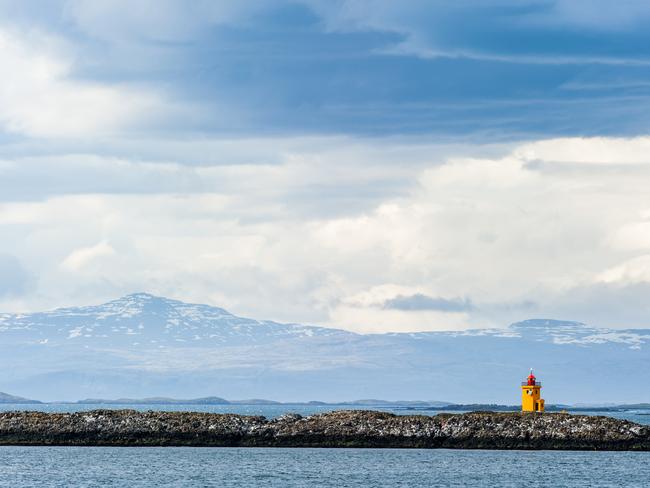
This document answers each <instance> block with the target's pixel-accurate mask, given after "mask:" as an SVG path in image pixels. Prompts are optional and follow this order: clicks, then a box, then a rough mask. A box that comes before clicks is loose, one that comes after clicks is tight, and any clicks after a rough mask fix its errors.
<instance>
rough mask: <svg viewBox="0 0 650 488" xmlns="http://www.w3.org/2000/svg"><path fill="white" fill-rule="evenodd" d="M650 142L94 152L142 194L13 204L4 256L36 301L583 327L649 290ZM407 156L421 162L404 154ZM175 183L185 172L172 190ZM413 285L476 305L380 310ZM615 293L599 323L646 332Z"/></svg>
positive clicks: (411, 325)
mask: <svg viewBox="0 0 650 488" xmlns="http://www.w3.org/2000/svg"><path fill="white" fill-rule="evenodd" d="M590 142H593V143H594V145H595V147H596V148H597V149H596V150H593V149H590ZM646 143H647V140H646V139H645V138H639V139H630V140H618V139H612V140H609V139H602V138H598V139H576V140H567V139H562V140H556V141H539V142H531V143H525V144H520V145H518V146H517V147H514V148H512V149H510V150H505V149H502V154H501V156H496V157H495V156H493V155H492V154H493V152H494V150H493V149H492V148H489V149H486V150H485V151H486V153H488V154H490V156H489V157H486V158H479V157H476V154H477V153H480V152H481V148H480V147H470V148H467V149H466V150H459V149H457V148H456V149H455V153H456V156H454V157H450V158H447V160H446V162H444V161H441V160H440V159H439V158H438V156H432V158H431V160H430V161H429V162H428V163H427V162H426V157H425V155H426V154H427V153H429V152H430V153H431V154H432V155H434V154H439V153H436V152H435V147H427V146H423V145H421V146H420V147H419V149H418V151H415V152H414V150H413V148H411V149H404V148H402V149H398V148H397V146H391V144H392V143H391V142H390V141H388V142H386V141H385V142H383V143H382V144H383V147H382V145H381V144H379V145H378V147H379V149H377V148H375V150H370V149H368V150H364V149H362V146H363V144H362V143H361V142H359V141H353V140H347V141H346V140H338V141H337V143H336V147H337V149H336V151H332V150H331V149H329V148H328V144H318V143H314V144H312V145H311V146H312V147H311V149H310V150H307V149H305V148H304V147H302V148H301V149H300V148H299V146H300V144H299V145H298V146H296V145H289V146H283V145H279V146H278V145H275V146H271V147H273V148H274V150H275V151H277V152H276V153H274V154H272V155H271V157H272V158H273V159H275V160H276V161H277V162H276V163H274V164H268V163H265V164H262V165H259V166H256V165H253V164H244V165H222V166H210V167H201V168H196V167H188V166H183V165H174V164H163V165H160V166H158V165H156V164H153V163H136V162H129V161H123V160H119V161H115V160H110V159H102V158H99V159H93V160H92V164H91V167H92V168H94V171H95V170H96V171H99V169H101V168H105V169H102V170H101V171H108V169H106V168H110V167H112V165H117V166H116V167H117V168H119V169H120V171H122V170H124V169H128V173H129V175H130V178H131V182H132V183H133V185H132V186H129V187H128V188H130V190H129V192H125V191H124V190H125V189H126V188H127V187H124V188H122V187H120V186H119V185H118V184H117V183H115V185H116V186H110V185H109V187H107V188H106V189H105V192H104V193H101V194H100V193H94V194H79V193H77V194H75V193H74V192H69V191H68V190H66V191H68V193H64V194H62V195H60V196H52V197H49V198H47V199H45V200H41V201H5V203H2V204H0V231H1V232H2V233H3V235H12V236H13V239H11V240H4V241H3V242H2V243H0V252H2V253H5V254H8V255H12V256H16V257H17V259H20V261H21V262H22V263H24V264H25V266H27V267H28V268H29V269H38V270H39V281H38V290H37V293H34V294H32V295H30V296H31V299H29V298H25V297H22V299H21V300H22V302H20V304H21V306H26V307H28V308H31V309H39V308H43V307H49V306H53V305H61V304H72V303H78V302H86V303H92V302H96V301H100V300H104V299H108V298H111V297H114V296H116V295H119V294H122V293H127V292H132V291H138V290H146V291H150V292H153V293H159V294H163V295H168V296H174V297H178V298H181V299H188V300H193V301H198V302H208V303H213V304H215V305H220V306H224V307H226V308H229V309H232V311H234V312H236V313H240V314H246V315H249V316H254V317H260V318H272V319H277V320H285V321H301V322H310V323H321V324H325V325H330V326H337V327H345V328H349V329H353V330H358V331H388V330H429V329H458V328H464V327H482V326H491V325H494V326H499V325H501V326H503V325H506V324H507V323H508V322H510V321H512V320H517V319H525V318H529V317H530V316H531V315H535V316H550V317H556V318H572V319H578V320H579V319H581V318H583V317H581V316H580V314H583V313H584V310H587V309H588V308H589V303H590V302H589V301H590V300H596V299H597V300H598V301H599V302H602V301H603V297H604V296H605V295H606V294H607V293H610V291H611V290H614V291H615V292H616V294H617V297H619V298H618V299H617V300H620V301H621V303H629V302H630V300H625V299H624V296H625V294H626V293H628V292H629V293H634V294H635V295H634V296H635V297H636V296H638V293H640V292H639V288H638V287H637V288H626V286H628V285H630V284H634V283H646V282H649V281H650V273H648V271H647V268H648V266H647V257H646V256H647V255H648V254H649V253H650V249H649V248H650V240H649V239H648V238H647V232H646V231H647V228H646V227H647V226H646V225H644V224H643V223H644V222H645V221H646V220H647V218H648V206H647V185H646V183H645V182H647V181H648V179H649V178H650V166H649V165H646V164H644V162H643V157H642V148H643V147H645V144H646ZM240 144H241V147H242V148H244V149H242V150H243V151H246V150H247V149H246V148H247V147H248V146H249V144H248V143H247V142H246V141H241V142H240ZM276 144H277V141H276ZM414 145H415V143H414ZM576 147H582V148H585V151H586V152H587V153H589V154H593V155H594V158H596V159H597V157H598V156H599V155H600V156H601V157H600V159H599V160H598V161H600V162H606V163H607V164H605V165H603V164H585V163H588V162H590V161H594V160H593V159H591V157H585V155H584V154H583V152H582V151H579V150H576ZM391 148H392V150H391ZM617 152H619V153H620V154H621V158H620V159H618V160H617V158H616V157H615V156H616V153H617ZM531 153H534V154H533V156H531ZM466 154H471V157H468V156H466ZM405 155H411V156H413V160H414V161H418V164H414V165H413V166H403V165H400V164H399V162H401V161H403V160H404V158H405V157H406V156H405ZM414 155H417V157H416V156H414ZM73 159H74V158H73ZM235 159H236V158H235ZM531 161H535V162H538V163H539V164H531ZM598 161H597V162H598ZM630 161H636V162H635V164H629V163H630ZM74 164H75V165H76V164H79V165H80V166H79V168H81V167H82V166H83V158H80V159H79V160H78V161H77V160H74ZM141 165H144V166H141ZM347 167H352V168H353V171H351V172H348V173H346V171H345V168H347ZM8 170H9V169H8V166H5V168H4V169H3V170H2V171H8ZM120 171H118V173H119V172H120ZM110 174H111V173H110V172H107V173H102V175H104V176H103V178H106V179H110V178H108V177H107V176H106V175H110ZM138 175H139V176H138ZM171 180H179V181H181V180H183V181H186V182H188V183H187V184H183V185H180V186H179V187H178V191H171V190H173V189H174V185H173V184H172V183H170V181H171ZM86 181H88V180H87V179H84V180H82V182H80V183H79V184H80V187H82V188H83V187H85V185H86V183H85V182H86ZM116 181H117V180H116ZM140 181H142V183H139V182H140ZM147 181H148V182H157V183H156V185H155V186H159V188H160V189H161V191H159V192H151V191H150V190H151V189H150V188H147V185H146V182H147ZM376 187H379V188H381V189H382V190H381V191H380V192H378V193H377V194H374V193H373V194H372V198H369V197H368V195H367V192H369V191H370V190H373V189H374V188H376ZM148 190H149V193H145V192H146V191H148ZM341 202H344V203H341ZM359 202H363V203H359ZM333 205H334V206H336V205H338V209H337V211H336V212H332V211H331V207H332V206H333ZM324 209H325V210H324ZM88 243H94V244H93V245H91V246H88ZM109 243H110V244H109ZM605 285H606V286H605ZM594 287H595V288H594ZM588 290H594V291H593V292H588ZM416 295H421V296H425V297H434V298H440V299H441V300H444V299H446V300H461V299H462V300H463V303H471V307H469V306H468V307H465V308H464V309H463V310H449V311H444V310H409V309H408V308H406V309H398V308H387V307H382V306H381V304H382V303H384V302H385V301H387V300H391V299H393V298H396V297H400V296H402V297H407V296H416ZM569 297H571V299H569ZM594 297H595V298H594ZM572 301H573V305H572ZM12 303H13V302H5V304H4V305H5V308H12V307H14V306H16V305H15V304H12ZM608 303H610V302H608ZM616 303H617V301H614V300H613V301H611V304H613V305H611V306H608V308H607V310H606V311H605V312H603V313H599V314H598V316H597V317H596V319H595V320H597V321H600V322H599V324H600V325H608V326H621V327H622V326H626V325H631V324H632V322H626V320H628V319H626V317H630V318H629V321H632V320H633V321H634V322H633V325H635V326H638V325H642V324H640V321H641V319H640V316H641V315H639V314H635V315H633V316H632V315H630V314H626V313H624V311H622V310H617V309H616ZM522 304H525V306H523V305H522ZM599 310H600V309H599ZM557 314H561V316H558V315H557ZM619 319H620V320H622V321H619ZM647 319H648V321H649V322H650V317H647Z"/></svg>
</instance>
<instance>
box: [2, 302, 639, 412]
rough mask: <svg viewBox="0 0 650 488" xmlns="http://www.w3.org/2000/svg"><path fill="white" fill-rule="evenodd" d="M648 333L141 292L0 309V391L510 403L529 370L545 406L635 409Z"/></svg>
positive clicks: (575, 324) (68, 395)
mask: <svg viewBox="0 0 650 488" xmlns="http://www.w3.org/2000/svg"><path fill="white" fill-rule="evenodd" d="M649 342H650V330H646V329H637V330H613V329H598V328H594V327H590V326H587V325H585V324H581V323H579V322H568V321H555V320H547V319H531V320H525V321H522V322H518V323H515V324H513V325H511V326H510V327H507V328H503V329H476V330H467V331H457V332H418V333H389V334H368V335H361V334H356V333H353V332H348V331H344V330H337V329H330V328H324V327H314V326H307V325H301V324H282V323H277V322H273V321H267V320H255V319H248V318H242V317H237V316H235V315H233V314H231V313H229V312H227V311H226V310H224V309H222V308H218V307H212V306H208V305H198V304H188V303H184V302H181V301H178V300H171V299H167V298H163V297H156V296H153V295H150V294H147V293H136V294H132V295H127V296H125V297H122V298H120V299H117V300H113V301H111V302H108V303H105V304H102V305H97V306H86V307H70V308H64V309H58V310H53V311H50V312H40V313H32V314H0V365H1V366H2V368H3V371H4V372H5V374H4V376H3V377H2V378H0V388H2V389H4V390H6V391H14V392H17V393H21V394H23V395H25V396H30V397H38V398H49V399H65V398H79V397H84V396H85V397H88V398H120V397H127V396H128V397H129V398H135V399H137V398H146V397H160V396H163V397H168V398H171V397H174V398H197V399H200V397H202V396H203V395H204V394H205V393H206V392H211V391H217V392H219V393H220V394H223V395H224V396H225V397H227V398H228V397H229V398H254V397H262V398H272V399H274V400H283V401H287V400H290V401H309V400H310V399H313V398H319V399H323V400H326V401H328V402H336V401H340V400H343V399H345V398H350V397H353V398H354V397H357V398H358V397H366V398H382V397H383V398H386V397H390V398H422V397H425V398H427V397H428V398H448V399H451V400H453V401H455V402H462V403H502V404H503V403H505V404H516V403H517V402H518V395H519V390H518V385H519V381H520V380H521V378H522V377H523V376H524V375H525V374H526V373H527V371H528V368H530V367H531V366H532V367H535V368H536V370H537V372H538V373H539V375H540V379H541V380H542V381H543V383H544V390H543V394H544V396H545V397H546V399H547V402H549V403H576V402H586V403H606V402H614V403H642V402H647V401H648V400H650V399H649V398H648V394H647V393H646V391H645V390H644V389H640V388H639V380H638V375H639V372H641V371H649V370H650V354H649V346H648V343H649Z"/></svg>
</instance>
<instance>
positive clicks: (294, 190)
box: [0, 0, 650, 331]
mask: <svg viewBox="0 0 650 488" xmlns="http://www.w3.org/2000/svg"><path fill="white" fill-rule="evenodd" d="M649 20H650V6H648V4H647V3H646V2H641V1H631V0H629V1H618V2H609V1H600V0H592V1H582V0H555V1H551V0H548V1H546V0H540V1H530V2H526V1H509V0H503V1H494V2H477V1H462V0H461V1H457V2H453V3H452V2H437V1H416V0H413V1H405V2H390V1H386V0H384V1H382V0H368V1H365V2H361V1H354V0H338V1H319V0H304V1H263V0H262V1H240V2H236V3H233V2H214V1H195V2H182V1H174V0H161V1H155V2H154V1H150V0H140V1H128V2H127V1H122V0H114V1H102V0H96V1H85V0H68V1H63V0H61V1H51V2H46V3H43V2H31V1H23V2H16V1H4V0H0V66H1V67H2V71H3V73H4V76H3V77H2V79H1V80H0V106H2V107H3V110H2V111H1V112H0V232H2V236H6V238H4V239H2V242H0V270H2V277H0V305H2V308H3V309H4V310H7V311H14V310H35V309H40V308H47V307H54V306H59V305H69V304H77V303H79V302H83V303H92V302H94V301H100V300H104V299H108V298H112V297H114V296H116V295H120V294H123V293H128V292H133V291H139V290H143V291H149V292H154V293H160V294H165V295H168V296H173V297H177V298H182V299H188V300H194V301H203V302H208V303H211V304H215V305H219V306H224V307H226V308H230V309H231V310H232V311H234V312H238V313H242V314H247V315H252V316H258V317H264V318H275V319H278V320H288V321H303V322H312V323H319V324H323V325H331V326H337V327H346V328H350V329H354V330H364V331H365V330H381V331H384V330H423V329H424V330H427V329H445V328H466V327H479V326H503V325H506V324H507V322H508V321H511V320H518V319H522V318H528V317H530V316H551V317H554V318H567V319H574V320H584V321H591V322H592V323H593V322H596V325H606V326H611V327H624V326H635V327H645V326H647V325H648V323H649V322H650V309H645V308H643V306H642V305H639V301H641V300H642V297H643V296H645V293H646V291H647V287H648V281H650V249H649V247H650V237H648V236H650V223H649V219H650V202H648V201H647V198H646V195H645V194H646V192H645V186H644V185H643V184H642V183H643V182H644V181H645V178H647V177H648V176H649V173H650V170H649V169H648V162H649V161H648V159H647V157H646V154H647V147H648V145H649V142H648V138H647V135H648V131H649V129H648V124H649V122H650V116H649V115H648V113H650V112H649V111H648V110H647V107H648V97H649V95H650V52H648V51H649V50H650V47H649V46H650V42H649V41H650V39H649V37H650V34H649V33H648V30H647V28H646V26H647V24H648V21H649ZM409 300H410V301H409Z"/></svg>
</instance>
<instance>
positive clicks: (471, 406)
mask: <svg viewBox="0 0 650 488" xmlns="http://www.w3.org/2000/svg"><path fill="white" fill-rule="evenodd" d="M0 404H15V405H48V404H49V405H124V406H130V405H133V406H141V405H287V406H291V405H300V406H304V405H312V406H323V407H327V406H331V407H338V406H342V407H345V406H351V407H393V408H398V409H405V410H414V411H418V410H428V411H451V412H453V411H482V410H489V411H496V412H518V411H520V410H521V405H505V404H495V403H452V402H445V401H435V400H431V401H427V400H380V399H372V398H370V399H361V400H350V401H341V402H323V401H318V400H311V401H307V402H280V401H276V400H266V399H263V398H251V399H245V400H227V399H225V398H222V397H218V396H207V397H200V398H189V399H182V398H169V397H146V398H116V399H106V398H85V399H83V400H77V401H71V402H67V401H55V402H44V401H40V400H32V399H28V398H24V397H21V396H16V395H10V394H8V393H3V392H0ZM546 410H547V411H549V412H561V411H564V410H571V411H572V412H603V413H606V412H617V411H621V410H650V403H633V404H610V405H605V406H604V405H565V404H557V405H553V404H550V405H547V406H546Z"/></svg>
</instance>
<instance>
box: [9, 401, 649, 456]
mask: <svg viewBox="0 0 650 488" xmlns="http://www.w3.org/2000/svg"><path fill="white" fill-rule="evenodd" d="M0 444H2V445H60V446H248V447H253V446H257V447H393V448H397V447H399V448H460V449H576V450H642V451H648V450H650V428H648V427H647V426H643V425H639V424H635V423H633V422H628V421H624V420H617V419H613V418H609V417H595V416H586V415H569V414H564V413H544V414H521V413H512V412H507V413H503V412H498V413H497V412H472V413H464V414H439V415H436V416H423V415H409V416H406V415H404V416H401V415H394V414H390V413H385V412H377V411H368V410H343V411H335V412H329V413H323V414H318V415H312V416H309V417H301V416H300V415H296V414H287V415H284V416H281V417H279V418H276V419H271V420H268V419H266V418H264V417H259V416H244V415H235V414H212V413H194V412H154V411H148V412H139V411H135V410H93V411H88V412H77V413H43V412H4V413H0Z"/></svg>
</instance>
